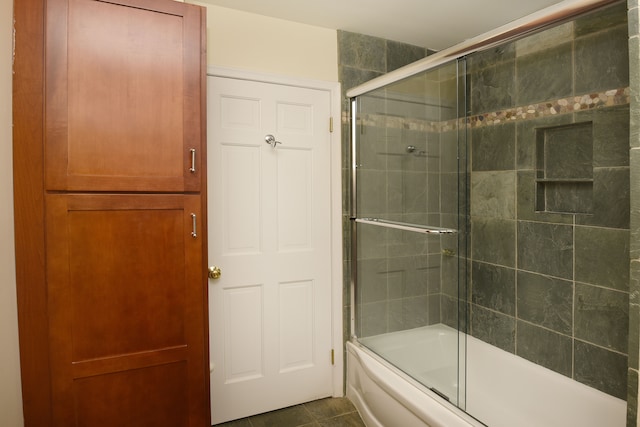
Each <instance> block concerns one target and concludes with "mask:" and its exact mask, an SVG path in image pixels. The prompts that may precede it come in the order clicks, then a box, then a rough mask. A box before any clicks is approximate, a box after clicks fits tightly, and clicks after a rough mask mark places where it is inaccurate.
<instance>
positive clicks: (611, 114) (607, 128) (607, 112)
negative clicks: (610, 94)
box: [575, 105, 629, 168]
mask: <svg viewBox="0 0 640 427" xmlns="http://www.w3.org/2000/svg"><path fill="white" fill-rule="evenodd" d="M575 119H576V122H591V123H592V126H591V127H592V130H593V167H596V168H598V167H600V168H603V167H621V166H629V105H621V106H617V107H609V108H598V109H594V110H586V111H580V112H577V113H576V115H575Z"/></svg>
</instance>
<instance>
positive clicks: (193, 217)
mask: <svg viewBox="0 0 640 427" xmlns="http://www.w3.org/2000/svg"><path fill="white" fill-rule="evenodd" d="M196 221H197V219H196V214H194V213H192V214H191V237H193V238H194V239H195V238H196V237H198V224H197V222H196Z"/></svg>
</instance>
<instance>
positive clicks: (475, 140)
mask: <svg viewBox="0 0 640 427" xmlns="http://www.w3.org/2000/svg"><path fill="white" fill-rule="evenodd" d="M471 145H472V149H471V153H472V154H471V170H472V171H474V172H478V171H495V170H514V169H515V147H516V125H515V123H506V124H503V125H497V126H483V127H480V128H477V129H474V130H472V131H471Z"/></svg>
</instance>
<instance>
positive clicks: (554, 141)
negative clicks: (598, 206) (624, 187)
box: [536, 121, 593, 214]
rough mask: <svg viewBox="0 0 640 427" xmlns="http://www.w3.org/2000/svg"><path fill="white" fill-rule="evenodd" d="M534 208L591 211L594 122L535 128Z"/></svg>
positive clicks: (537, 209) (556, 210)
mask: <svg viewBox="0 0 640 427" xmlns="http://www.w3.org/2000/svg"><path fill="white" fill-rule="evenodd" d="M536 187H537V188H536V211H539V212H558V213H571V214H575V213H581V214H589V213H592V212H593V122H590V121H589V122H582V123H572V124H569V125H563V126H553V127H544V128H537V129H536Z"/></svg>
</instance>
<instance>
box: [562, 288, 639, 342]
mask: <svg viewBox="0 0 640 427" xmlns="http://www.w3.org/2000/svg"><path fill="white" fill-rule="evenodd" d="M575 292H576V295H575V315H574V316H575V332H574V333H575V337H576V338H578V339H581V340H584V341H588V342H590V343H593V344H596V345H599V346H602V347H605V348H608V349H611V350H615V351H618V352H621V353H626V352H627V348H628V345H629V342H628V334H629V294H628V293H626V292H618V291H612V290H609V289H605V288H599V287H596V286H590V285H583V284H581V283H576V289H575Z"/></svg>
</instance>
